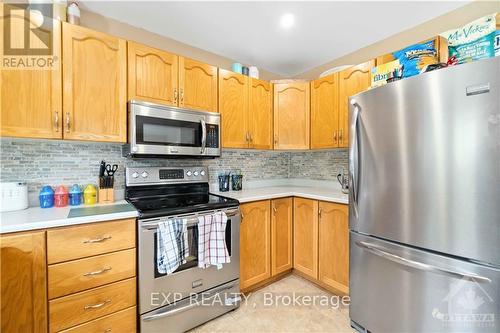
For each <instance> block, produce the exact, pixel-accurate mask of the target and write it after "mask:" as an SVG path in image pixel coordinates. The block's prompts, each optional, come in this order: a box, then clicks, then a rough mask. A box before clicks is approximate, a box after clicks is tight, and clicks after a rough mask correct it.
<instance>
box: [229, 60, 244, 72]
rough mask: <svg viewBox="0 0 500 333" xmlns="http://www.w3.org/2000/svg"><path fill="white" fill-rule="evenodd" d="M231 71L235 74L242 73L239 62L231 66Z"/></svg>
mask: <svg viewBox="0 0 500 333" xmlns="http://www.w3.org/2000/svg"><path fill="white" fill-rule="evenodd" d="M231 70H232V71H233V72H235V73H240V74H241V73H242V71H243V66H242V65H241V64H240V63H239V62H235V63H233V64H232V65H231Z"/></svg>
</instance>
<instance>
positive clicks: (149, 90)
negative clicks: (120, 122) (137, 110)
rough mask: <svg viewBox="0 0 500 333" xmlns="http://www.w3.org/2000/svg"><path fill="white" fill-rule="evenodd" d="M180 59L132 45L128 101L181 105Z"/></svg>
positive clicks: (129, 57)
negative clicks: (178, 76)
mask: <svg viewBox="0 0 500 333" xmlns="http://www.w3.org/2000/svg"><path fill="white" fill-rule="evenodd" d="M177 73H178V57H177V55H175V54H172V53H168V52H165V51H162V50H158V49H155V48H152V47H149V46H146V45H142V44H138V43H135V42H128V99H129V100H131V99H138V100H143V101H147V102H152V103H160V104H167V105H174V106H177V102H178V98H179V90H178V87H177Z"/></svg>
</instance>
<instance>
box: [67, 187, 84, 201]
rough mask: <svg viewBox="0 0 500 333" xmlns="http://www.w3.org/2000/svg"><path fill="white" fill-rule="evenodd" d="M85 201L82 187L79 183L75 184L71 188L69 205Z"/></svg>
mask: <svg viewBox="0 0 500 333" xmlns="http://www.w3.org/2000/svg"><path fill="white" fill-rule="evenodd" d="M82 201H83V192H82V188H81V187H80V186H79V185H78V184H74V185H73V186H71V188H70V189H69V205H70V206H78V205H81V204H82Z"/></svg>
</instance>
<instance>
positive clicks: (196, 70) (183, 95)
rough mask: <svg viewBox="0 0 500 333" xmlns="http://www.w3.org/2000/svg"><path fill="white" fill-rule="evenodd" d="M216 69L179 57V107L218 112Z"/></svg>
mask: <svg viewBox="0 0 500 333" xmlns="http://www.w3.org/2000/svg"><path fill="white" fill-rule="evenodd" d="M217 98H218V96H217V67H215V66H210V65H207V64H204V63H202V62H199V61H195V60H192V59H189V58H184V57H179V106H181V107H185V108H188V109H194V110H201V111H210V112H217V111H218V107H217V105H218V101H217Z"/></svg>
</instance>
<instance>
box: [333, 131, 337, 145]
mask: <svg viewBox="0 0 500 333" xmlns="http://www.w3.org/2000/svg"><path fill="white" fill-rule="evenodd" d="M333 142H337V131H333Z"/></svg>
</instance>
